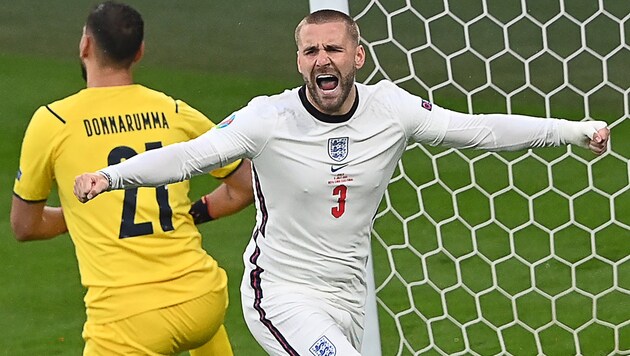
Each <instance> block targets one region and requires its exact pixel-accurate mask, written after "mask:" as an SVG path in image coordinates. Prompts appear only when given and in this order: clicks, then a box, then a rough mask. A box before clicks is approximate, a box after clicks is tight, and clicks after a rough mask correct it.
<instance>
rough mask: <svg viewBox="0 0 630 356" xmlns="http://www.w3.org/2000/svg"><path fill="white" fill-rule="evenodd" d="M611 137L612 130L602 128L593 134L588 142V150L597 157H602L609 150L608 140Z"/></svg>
mask: <svg viewBox="0 0 630 356" xmlns="http://www.w3.org/2000/svg"><path fill="white" fill-rule="evenodd" d="M609 137H610V129H608V127H604V128H601V129H599V130H597V131H596V132H595V133H593V136H592V137H591V139H590V140H589V142H588V148H589V149H590V150H591V151H593V153H595V154H596V155H598V156H599V155H601V154H602V153H604V152H606V149H607V148H608V138H609Z"/></svg>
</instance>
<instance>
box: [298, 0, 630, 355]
mask: <svg viewBox="0 0 630 356" xmlns="http://www.w3.org/2000/svg"><path fill="white" fill-rule="evenodd" d="M331 2H332V3H343V4H347V5H349V6H348V11H349V13H350V15H351V16H352V17H353V18H354V19H355V20H356V21H357V22H358V24H359V27H360V28H361V41H362V44H363V46H364V47H365V48H366V53H367V55H368V58H367V61H366V65H365V67H364V68H363V69H362V70H361V71H359V73H358V75H359V78H357V79H358V81H360V82H364V83H376V82H377V81H379V80H381V79H388V80H391V81H393V82H394V83H396V84H397V85H399V86H401V87H403V88H405V89H407V90H408V91H410V92H412V93H414V94H416V95H419V96H422V97H424V98H426V99H427V100H430V101H433V102H435V103H436V104H437V105H440V106H443V107H446V108H449V109H453V110H456V111H461V112H468V113H491V112H505V113H513V114H526V115H534V116H541V117H558V118H565V119H568V120H595V119H596V120H604V121H606V122H607V123H608V125H609V127H610V128H611V133H612V138H611V142H610V147H609V151H608V152H607V153H606V154H604V155H602V156H599V157H596V156H594V155H593V154H592V153H590V152H588V151H587V150H583V149H580V148H575V147H572V146H568V147H559V148H546V149H535V150H525V151H520V152H512V153H491V152H484V151H473V150H454V149H448V148H443V147H427V146H422V145H418V144H414V145H411V146H409V147H408V148H407V150H406V152H405V154H404V155H403V157H402V159H401V161H400V162H399V165H398V169H397V170H396V172H395V173H394V175H393V177H392V180H391V182H390V185H389V187H388V189H387V192H386V195H385V197H384V199H383V201H382V202H381V206H380V208H379V212H378V214H377V216H376V220H375V222H374V228H373V235H372V258H371V259H372V261H373V265H374V271H373V273H374V279H375V281H374V282H375V292H376V298H375V300H376V303H377V310H378V317H373V318H371V319H370V316H369V314H368V317H367V319H370V320H372V321H373V322H374V323H377V325H376V326H374V325H372V324H371V323H370V324H368V325H366V332H367V329H368V328H370V327H373V328H375V329H376V330H377V331H376V335H379V333H380V344H379V347H380V348H382V354H383V355H420V354H439V355H523V354H527V355H535V354H544V355H577V354H582V355H594V354H598V355H618V354H630V257H629V256H630V163H629V162H630V145H629V144H628V142H629V141H628V139H627V138H628V137H630V120H628V118H629V117H630V64H629V63H630V32H629V30H628V24H630V3H629V2H627V1H618V0H422V1H418V0H391V1H390V0H353V1H351V2H349V3H346V2H345V1H333V0H331ZM331 2H328V1H324V2H323V3H325V4H324V5H321V6H323V7H328V8H336V7H335V6H336V5H334V4H333V5H331ZM313 3H317V1H316V0H311V6H312V9H313V6H314V5H313ZM320 8H321V7H320ZM366 341H368V342H372V341H373V340H372V338H366ZM367 349H369V347H368V348H366V345H364V350H362V353H363V352H366V353H363V354H364V355H368V353H367V352H369V350H367ZM378 354H380V352H378Z"/></svg>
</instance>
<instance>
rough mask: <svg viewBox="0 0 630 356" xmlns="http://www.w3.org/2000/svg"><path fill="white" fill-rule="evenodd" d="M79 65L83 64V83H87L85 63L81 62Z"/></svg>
mask: <svg viewBox="0 0 630 356" xmlns="http://www.w3.org/2000/svg"><path fill="white" fill-rule="evenodd" d="M79 63H80V64H81V78H83V81H85V82H86V83H87V69H85V63H83V61H81V60H80V61H79Z"/></svg>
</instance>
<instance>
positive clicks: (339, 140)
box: [328, 137, 348, 162]
mask: <svg viewBox="0 0 630 356" xmlns="http://www.w3.org/2000/svg"><path fill="white" fill-rule="evenodd" d="M328 156H330V158H332V159H333V160H335V161H336V162H341V161H343V160H344V159H346V157H348V138H347V137H336V138H329V139H328Z"/></svg>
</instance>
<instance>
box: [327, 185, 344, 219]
mask: <svg viewBox="0 0 630 356" xmlns="http://www.w3.org/2000/svg"><path fill="white" fill-rule="evenodd" d="M347 191H348V188H347V187H346V186H345V185H343V184H342V185H338V186H336V187H335V188H333V195H335V196H339V199H337V206H334V207H333V208H332V209H330V212H331V214H332V216H334V217H335V218H337V219H339V218H340V217H341V215H343V213H344V212H345V211H346V192H347Z"/></svg>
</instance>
